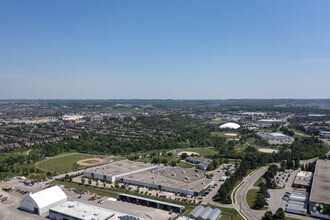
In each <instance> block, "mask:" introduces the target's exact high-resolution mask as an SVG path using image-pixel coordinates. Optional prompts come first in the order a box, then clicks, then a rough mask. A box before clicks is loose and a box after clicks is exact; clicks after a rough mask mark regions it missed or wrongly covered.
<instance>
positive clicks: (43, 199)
mask: <svg viewBox="0 0 330 220" xmlns="http://www.w3.org/2000/svg"><path fill="white" fill-rule="evenodd" d="M66 201H67V196H66V195H65V193H64V192H63V191H62V189H61V188H60V187H58V186H53V187H50V188H47V189H44V190H41V191H39V192H36V193H30V194H29V195H27V196H25V197H24V198H23V199H22V200H21V202H20V209H22V210H24V211H27V212H32V213H35V214H38V215H41V214H44V213H45V212H48V210H49V209H50V208H53V207H55V206H57V205H59V204H62V203H64V202H66Z"/></svg>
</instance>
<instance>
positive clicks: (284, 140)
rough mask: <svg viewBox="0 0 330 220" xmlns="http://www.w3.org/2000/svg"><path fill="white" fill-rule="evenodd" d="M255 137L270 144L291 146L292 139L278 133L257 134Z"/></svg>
mask: <svg viewBox="0 0 330 220" xmlns="http://www.w3.org/2000/svg"><path fill="white" fill-rule="evenodd" d="M256 136H257V137H259V138H261V139H263V140H265V141H267V142H268V143H270V144H291V143H292V142H293V141H294V139H293V138H292V137H289V136H287V135H284V134H282V133H279V132H273V133H271V132H258V133H256Z"/></svg>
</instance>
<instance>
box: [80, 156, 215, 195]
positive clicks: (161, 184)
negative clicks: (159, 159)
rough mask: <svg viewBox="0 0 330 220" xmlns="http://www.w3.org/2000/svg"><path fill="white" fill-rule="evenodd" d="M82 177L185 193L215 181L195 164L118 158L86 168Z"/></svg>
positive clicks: (207, 185)
mask: <svg viewBox="0 0 330 220" xmlns="http://www.w3.org/2000/svg"><path fill="white" fill-rule="evenodd" d="M84 176H85V177H92V178H94V179H100V180H103V179H106V180H107V181H111V182H114V181H121V182H123V183H125V184H131V185H137V186H143V187H148V188H152V189H159V190H163V191H167V192H174V193H181V194H185V195H198V194H201V193H202V192H203V191H204V190H205V189H207V188H209V187H210V186H212V185H213V184H214V181H213V180H212V179H209V178H206V171H203V170H197V169H194V168H181V167H169V166H164V165H151V164H150V163H141V162H132V161H128V160H123V161H117V162H115V163H110V164H106V165H103V166H99V167H96V168H91V169H87V170H85V172H84Z"/></svg>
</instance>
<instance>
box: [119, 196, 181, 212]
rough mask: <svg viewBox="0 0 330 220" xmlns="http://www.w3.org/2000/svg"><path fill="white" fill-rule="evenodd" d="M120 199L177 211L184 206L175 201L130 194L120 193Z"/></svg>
mask: <svg viewBox="0 0 330 220" xmlns="http://www.w3.org/2000/svg"><path fill="white" fill-rule="evenodd" d="M118 200H119V201H124V202H131V203H134V204H137V205H143V206H148V207H152V208H157V209H162V210H166V211H172V212H175V213H180V212H181V211H182V209H183V208H184V206H181V205H176V204H173V203H168V202H163V201H159V200H153V199H149V198H145V197H140V196H134V195H129V194H120V195H119V197H118Z"/></svg>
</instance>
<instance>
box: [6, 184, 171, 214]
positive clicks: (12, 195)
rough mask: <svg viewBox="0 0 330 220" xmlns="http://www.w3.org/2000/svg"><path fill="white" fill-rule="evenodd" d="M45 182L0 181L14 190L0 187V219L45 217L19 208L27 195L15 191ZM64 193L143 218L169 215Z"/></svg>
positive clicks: (36, 188) (35, 187) (33, 188)
mask: <svg viewBox="0 0 330 220" xmlns="http://www.w3.org/2000/svg"><path fill="white" fill-rule="evenodd" d="M45 185H46V183H37V184H35V185H33V186H25V185H24V184H23V183H21V182H19V181H18V180H17V179H16V180H11V181H8V182H0V188H2V187H4V186H10V187H14V190H13V191H12V192H5V191H4V190H2V189H0V195H3V197H8V201H6V202H1V203H0V219H1V220H2V219H4V220H32V219H37V220H38V219H45V218H46V216H47V215H45V216H38V215H35V214H30V213H28V212H25V211H22V210H19V209H18V208H19V203H20V201H21V199H22V198H23V197H24V196H26V195H28V194H24V195H22V194H21V193H19V192H17V191H16V189H20V190H27V191H29V192H38V191H40V190H42V188H43V187H45ZM65 193H66V195H67V196H68V200H69V201H74V200H76V201H80V202H83V203H87V204H91V205H95V206H100V207H103V208H107V209H111V210H114V211H117V212H122V213H127V214H130V215H134V216H137V217H141V218H145V219H159V220H163V219H164V220H166V219H168V218H169V217H171V215H170V214H169V213H168V212H167V211H163V210H160V209H154V208H150V207H144V206H139V205H134V204H130V203H125V202H119V201H113V200H114V199H113V198H110V199H109V198H108V197H102V198H101V199H99V200H95V201H88V199H89V198H91V197H92V195H91V194H90V195H83V196H82V197H81V198H80V199H78V194H76V193H75V192H73V191H69V190H66V191H65ZM100 200H103V201H104V203H103V204H99V203H98V202H99V201H100ZM172 216H173V217H174V216H176V214H172Z"/></svg>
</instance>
